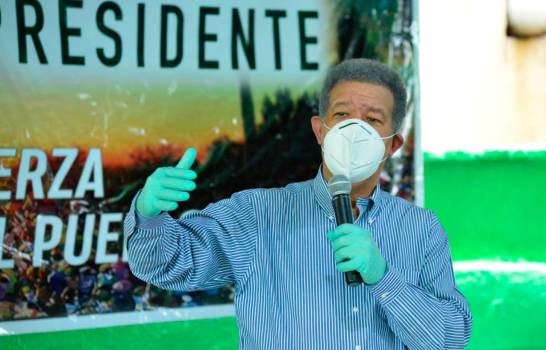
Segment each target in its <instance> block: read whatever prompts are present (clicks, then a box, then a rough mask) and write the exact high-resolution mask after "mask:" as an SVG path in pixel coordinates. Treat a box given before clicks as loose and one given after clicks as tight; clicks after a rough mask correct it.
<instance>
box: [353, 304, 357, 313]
mask: <svg viewBox="0 0 546 350" xmlns="http://www.w3.org/2000/svg"><path fill="white" fill-rule="evenodd" d="M357 312H358V307H357V306H353V313H355V314H356V313H357Z"/></svg>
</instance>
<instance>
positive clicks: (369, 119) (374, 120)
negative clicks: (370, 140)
mask: <svg viewBox="0 0 546 350" xmlns="http://www.w3.org/2000/svg"><path fill="white" fill-rule="evenodd" d="M368 121H369V122H370V123H377V122H379V121H380V120H379V119H376V118H370V117H368Z"/></svg>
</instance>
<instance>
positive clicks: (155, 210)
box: [136, 148, 197, 217]
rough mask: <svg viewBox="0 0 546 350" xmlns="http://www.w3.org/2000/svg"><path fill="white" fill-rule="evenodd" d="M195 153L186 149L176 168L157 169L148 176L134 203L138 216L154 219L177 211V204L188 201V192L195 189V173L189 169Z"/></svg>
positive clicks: (191, 149) (190, 149)
mask: <svg viewBox="0 0 546 350" xmlns="http://www.w3.org/2000/svg"><path fill="white" fill-rule="evenodd" d="M196 153H197V152H196V151H195V149H194V148H188V149H187V150H186V152H185V153H184V155H183V156H182V158H180V160H179V161H178V164H177V165H176V166H174V167H161V168H157V169H156V170H155V171H154V172H153V173H152V175H150V176H148V178H147V179H146V183H145V184H144V188H143V189H142V192H141V193H140V195H139V196H138V198H137V202H136V209H137V211H138V213H139V214H140V215H142V216H145V217H155V216H158V215H159V214H161V212H162V211H171V210H175V209H177V208H178V202H184V201H187V200H188V199H190V194H189V192H191V191H193V190H195V188H196V185H195V182H194V181H193V180H195V179H196V178H197V173H196V172H195V171H193V170H191V169H190V168H191V166H192V165H193V163H194V162H195V156H196Z"/></svg>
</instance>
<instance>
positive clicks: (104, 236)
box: [95, 213, 122, 264]
mask: <svg viewBox="0 0 546 350" xmlns="http://www.w3.org/2000/svg"><path fill="white" fill-rule="evenodd" d="M121 219H122V215H121V213H106V214H102V215H101V216H100V225H99V240H98V242H97V255H96V257H95V263H97V264H104V263H115V262H117V261H118V254H107V253H106V248H107V243H108V242H116V241H117V240H118V236H119V233H118V232H110V231H109V229H110V224H111V223H114V222H121Z"/></svg>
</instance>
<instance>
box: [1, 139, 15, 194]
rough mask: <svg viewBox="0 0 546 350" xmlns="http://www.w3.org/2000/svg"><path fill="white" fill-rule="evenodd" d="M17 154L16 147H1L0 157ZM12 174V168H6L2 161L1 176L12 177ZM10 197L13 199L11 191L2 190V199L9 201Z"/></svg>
mask: <svg viewBox="0 0 546 350" xmlns="http://www.w3.org/2000/svg"><path fill="white" fill-rule="evenodd" d="M16 154H17V150H16V149H15V148H0V158H2V157H15V155H16ZM10 176H11V169H10V168H4V166H3V165H2V163H1V162H0V177H10ZM10 199H11V192H10V191H0V200H7V201H9V200H10Z"/></svg>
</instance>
